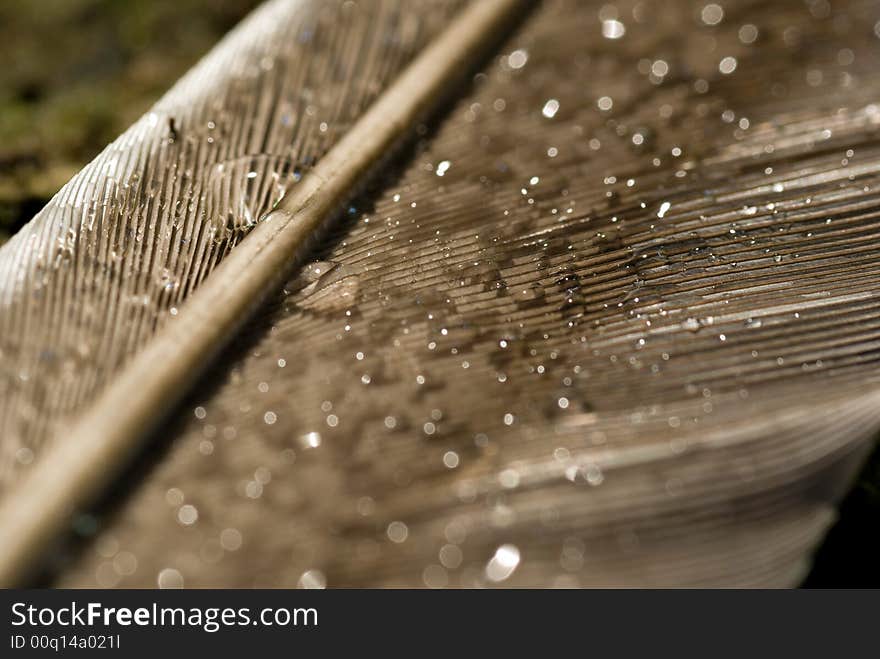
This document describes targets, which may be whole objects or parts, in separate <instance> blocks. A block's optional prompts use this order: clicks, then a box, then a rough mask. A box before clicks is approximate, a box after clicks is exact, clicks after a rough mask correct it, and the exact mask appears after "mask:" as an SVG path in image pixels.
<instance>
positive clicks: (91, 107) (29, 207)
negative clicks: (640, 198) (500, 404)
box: [0, 0, 880, 587]
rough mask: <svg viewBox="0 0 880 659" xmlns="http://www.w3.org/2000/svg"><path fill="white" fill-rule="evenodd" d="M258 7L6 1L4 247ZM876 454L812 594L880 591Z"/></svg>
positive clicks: (1, 164)
mask: <svg viewBox="0 0 880 659" xmlns="http://www.w3.org/2000/svg"><path fill="white" fill-rule="evenodd" d="M257 4H258V2H257V0H126V1H122V0H39V1H38V2H35V1H34V0H4V2H3V3H0V37H2V41H3V50H4V54H5V56H4V64H5V66H3V67H0V244H2V243H3V242H4V241H5V240H7V239H8V237H9V236H10V235H12V234H13V233H14V232H15V231H17V230H18V229H19V228H20V227H21V226H22V225H23V224H24V223H25V222H27V221H28V220H29V219H30V218H31V217H33V215H34V214H35V213H36V212H37V211H39V210H40V208H42V207H43V205H45V203H46V202H47V201H48V200H49V199H50V198H51V197H52V195H54V194H55V192H57V190H58V189H59V188H60V187H61V186H62V185H63V184H64V183H66V182H67V180H68V179H69V178H70V177H71V176H73V174H75V173H76V172H77V171H78V170H79V169H80V168H81V167H82V166H83V165H85V164H86V163H87V162H89V160H91V159H92V158H93V157H94V156H95V155H96V154H97V153H98V152H99V151H100V150H101V149H102V148H103V147H104V146H105V145H106V144H108V143H109V142H110V141H112V140H113V139H114V138H115V137H116V136H118V135H119V134H120V133H121V132H122V131H123V130H125V128H127V127H128V126H129V125H130V124H131V123H132V122H133V121H134V120H135V119H137V117H139V116H140V115H141V114H142V113H143V112H144V111H145V110H146V109H147V108H149V106H150V105H151V104H152V103H153V102H154V101H155V100H156V99H157V98H158V97H159V96H161V95H162V93H163V92H165V91H166V90H167V89H168V88H169V87H170V86H171V85H172V84H173V83H174V81H175V80H177V78H179V77H180V76H181V75H182V74H183V73H184V72H185V71H186V70H187V69H189V68H190V67H191V66H192V65H193V64H194V63H195V62H196V61H197V60H198V58H199V57H201V56H202V55H203V54H204V53H205V52H207V51H208V50H209V49H210V48H211V46H212V45H213V44H215V43H216V42H217V41H218V40H219V39H220V37H221V36H222V35H223V34H225V33H226V32H227V31H229V29H230V28H231V27H232V26H234V25H235V24H236V23H237V22H238V21H239V20H241V18H242V17H244V16H245V15H246V14H247V13H248V11H250V10H251V9H252V8H253V7H254V6H256V5H257ZM878 521H880V450H878V451H875V453H874V455H873V457H872V458H871V460H870V462H869V464H868V465H867V466H866V468H865V470H864V471H863V473H862V474H861V476H860V477H859V480H858V482H857V484H856V485H855V487H854V489H853V490H852V492H851V493H850V494H849V496H848V497H847V498H846V500H845V501H844V503H843V505H842V507H841V511H840V520H839V522H838V523H837V524H836V526H835V527H834V528H833V529H832V531H831V533H830V534H829V536H828V538H827V540H826V542H825V544H824V545H823V546H822V548H821V549H820V551H819V553H818V555H817V557H816V563H815V566H814V568H813V571H812V573H811V574H810V576H809V578H808V579H807V581H806V584H805V585H806V586H808V587H834V586H837V587H866V586H875V587H877V586H880V558H878V557H880V533H878V532H877V531H876V526H877V522H878Z"/></svg>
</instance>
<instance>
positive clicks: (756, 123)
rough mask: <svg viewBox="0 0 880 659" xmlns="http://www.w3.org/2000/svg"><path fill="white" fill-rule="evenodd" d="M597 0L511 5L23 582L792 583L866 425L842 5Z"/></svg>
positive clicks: (867, 122)
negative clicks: (403, 141) (408, 136)
mask: <svg viewBox="0 0 880 659" xmlns="http://www.w3.org/2000/svg"><path fill="white" fill-rule="evenodd" d="M713 7H714V5H713ZM618 11H619V13H618V14H617V15H615V16H611V15H608V14H607V9H602V10H601V11H600V7H599V6H598V5H593V4H591V3H574V2H565V1H558V2H548V3H546V4H545V5H543V6H542V8H541V9H540V10H539V11H538V12H536V13H535V14H534V15H533V16H531V17H530V18H529V19H528V20H527V21H526V23H525V25H524V26H523V27H522V28H521V29H520V30H519V32H518V33H517V34H516V35H514V36H513V37H512V38H511V39H510V40H509V41H508V42H507V43H506V44H505V46H504V47H503V49H502V50H501V51H500V52H501V54H500V56H499V57H497V58H496V59H495V60H494V61H493V62H492V63H491V64H490V65H488V66H487V68H486V69H485V71H484V72H483V73H482V74H480V75H479V76H477V78H476V79H475V83H474V87H473V89H471V90H470V91H468V92H467V94H466V95H464V96H463V97H462V98H461V99H460V100H459V101H458V102H457V103H456V105H455V106H454V107H453V108H452V109H451V111H450V112H449V114H448V115H447V116H446V117H445V118H444V119H443V120H442V121H441V122H439V124H438V125H437V126H436V129H435V132H433V133H431V134H428V135H426V136H425V138H424V141H423V143H422V144H421V145H420V147H419V148H418V149H417V150H416V152H415V153H414V154H411V155H410V156H409V157H408V158H400V159H399V162H398V164H397V166H396V167H395V168H393V169H392V168H390V167H389V168H388V170H387V171H386V172H385V173H384V176H383V177H382V179H381V181H380V184H379V185H378V186H377V189H375V190H371V191H368V192H366V193H364V194H363V195H362V196H361V197H360V198H359V199H358V200H357V201H356V202H355V203H354V204H353V205H352V208H351V209H350V212H349V213H348V219H347V220H345V221H342V222H339V223H337V224H334V225H333V226H332V227H331V228H330V230H329V231H328V235H326V236H325V237H324V239H323V241H322V242H321V243H320V244H319V245H318V246H317V247H316V248H315V249H314V250H313V251H312V255H313V258H314V259H315V260H314V261H313V262H312V263H311V264H310V265H307V266H304V267H302V268H301V269H300V270H299V271H297V272H295V273H293V276H292V277H291V278H290V279H289V281H288V282H287V284H286V285H285V286H284V288H283V290H282V291H280V292H278V293H277V294H274V296H273V297H272V298H271V299H270V300H269V301H268V303H267V304H266V305H264V306H263V307H262V308H261V311H260V314H259V315H258V317H257V318H256V319H254V320H253V321H252V322H251V323H250V324H249V325H248V326H247V328H246V330H245V331H244V332H243V333H242V335H241V336H242V338H241V339H240V340H239V341H238V342H237V343H236V345H235V346H233V348H232V349H231V350H229V351H226V352H223V353H220V354H219V357H218V359H217V360H216V364H215V366H214V368H213V370H212V371H211V372H210V374H209V376H208V377H207V378H205V379H203V380H202V381H200V383H199V384H198V385H197V386H196V389H195V390H194V391H193V393H192V394H191V395H190V397H189V398H188V399H187V400H186V402H185V403H184V404H183V405H182V406H181V407H180V408H179V409H178V410H177V412H175V414H174V416H173V418H172V419H171V421H170V422H169V423H168V424H167V425H165V426H163V428H162V430H161V431H160V433H158V434H159V435H160V436H162V437H167V438H168V439H169V445H168V446H167V448H166V449H165V450H163V451H162V452H161V454H160V455H159V456H158V457H157V461H156V464H155V465H154V466H152V467H151V468H146V467H145V468H144V473H143V474H142V475H141V477H140V478H139V479H138V480H137V482H135V483H133V484H131V486H130V488H129V490H130V491H129V492H128V493H127V494H126V495H125V496H124V497H120V498H119V500H117V501H115V502H114V503H115V507H113V508H111V509H108V510H106V511H105V516H106V519H105V526H106V528H105V529H104V530H103V531H102V532H101V533H100V534H98V535H97V536H96V537H94V538H89V539H87V542H86V546H85V547H84V548H82V549H81V550H80V551H77V552H75V553H74V554H72V555H71V556H70V557H69V559H68V562H67V563H65V564H63V565H62V566H60V568H59V570H58V576H57V581H56V582H55V583H57V584H59V585H64V586H94V585H101V586H115V585H122V586H144V585H147V586H149V585H156V584H157V583H158V585H159V586H163V587H166V586H176V585H186V586H197V587H198V586H254V585H273V586H295V585H299V586H302V587H315V586H319V587H320V586H324V585H328V586H431V587H434V586H483V585H510V586H551V585H554V586H634V585H635V586H645V585H649V586H706V585H711V586H791V585H796V584H797V583H798V582H799V580H800V579H801V578H802V576H803V574H804V571H805V569H806V568H807V567H808V565H809V557H810V554H811V552H812V551H813V550H814V548H815V547H816V545H817V543H818V542H819V541H820V539H821V537H822V535H823V534H824V532H825V530H826V529H827V527H828V525H829V523H830V522H831V520H832V519H833V516H834V509H835V504H836V501H837V499H838V498H839V497H840V495H841V494H842V492H843V491H844V490H845V488H846V486H847V484H848V483H849V482H850V480H851V478H852V476H853V474H854V471H855V470H856V469H857V468H858V466H859V464H860V463H861V461H862V460H863V458H864V456H865V454H866V451H867V450H869V448H870V445H871V440H872V438H873V437H874V435H875V434H876V431H877V429H878V426H880V405H878V402H880V401H878V398H880V389H878V387H877V386H876V385H877V379H878V376H877V372H876V368H875V363H876V359H877V355H878V352H877V351H878V345H880V343H878V329H877V328H878V324H877V313H876V297H877V293H878V268H877V265H876V259H875V258H873V257H874V256H875V247H874V245H875V243H876V238H877V226H878V225H877V222H876V217H877V206H878V202H877V198H876V194H875V192H874V189H875V188H876V186H877V179H878V176H880V150H878V148H877V146H876V140H875V136H876V131H877V126H878V124H880V112H878V110H877V108H876V106H874V105H873V104H872V101H873V99H875V98H876V94H877V91H878V89H877V82H876V79H875V76H874V75H873V73H872V72H873V71H874V70H876V66H877V64H878V61H877V60H878V55H880V53H878V49H877V46H876V39H875V37H874V35H873V34H872V33H871V32H870V30H865V29H863V28H862V27H861V26H865V25H870V24H871V23H870V22H869V18H870V15H871V7H870V6H869V5H862V4H857V3H854V4H852V5H851V6H850V7H849V8H848V9H847V11H846V12H845V13H841V14H839V15H837V16H815V15H813V14H811V12H810V8H809V7H806V6H804V5H803V4H801V3H794V2H792V3H785V2H782V3H773V5H772V6H766V5H761V4H757V3H755V4H729V5H728V4H725V7H724V10H720V9H719V11H721V16H716V15H715V14H712V13H711V12H710V14H709V15H705V12H704V14H701V13H700V12H699V11H697V12H696V13H695V12H694V10H693V8H692V6H691V5H690V3H680V4H675V5H671V6H669V7H667V6H664V7H663V9H662V11H661V8H660V7H659V6H657V7H652V6H647V5H645V4H636V5H633V6H631V7H630V6H629V5H626V6H624V5H619V6H618ZM603 12H605V13H603ZM716 19H717V20H716ZM603 34H604V36H603ZM611 37H614V38H611ZM846 51H848V53H849V54H847V52H846ZM707 53H709V55H707ZM841 58H842V59H841ZM841 62H843V63H842V64H841ZM841 67H842V70H841ZM379 103H381V100H380V101H379ZM319 165H320V161H319ZM294 190H296V188H294ZM291 198H292V197H291ZM289 199H290V198H289ZM261 226H266V225H261ZM253 235H256V233H255V234H253ZM244 245H245V243H242V245H239V246H238V247H234V248H232V249H231V250H230V252H231V254H232V255H233V256H234V255H235V254H236V251H238V252H239V253H242V252H241V249H242V248H243V247H244ZM7 248H9V246H7ZM7 251H8V252H9V253H13V252H19V253H20V252H21V251H22V249H21V248H18V249H17V250H13V249H7ZM3 253H6V252H5V251H4V252H3ZM18 258H22V256H21V255H19V257H18ZM239 258H243V257H239ZM215 274H220V272H219V271H218V272H217V273H215ZM210 281H211V280H210V279H208V281H207V282H206V286H207V285H209V284H210ZM62 290H63V289H62ZM198 295H199V292H198V291H197V292H196V293H195V294H193V297H192V299H191V300H190V301H189V302H190V303H192V302H193V301H194V300H195V299H196V298H197V297H198ZM59 296H61V295H60V294H59ZM61 297H63V296H61ZM111 306H112V305H111ZM184 311H185V308H183V309H182V310H181V318H183V313H184ZM108 313H109V312H108ZM173 358H174V356H173V355H170V354H169V355H168V359H169V360H173ZM117 372H118V370H117ZM38 379H39V378H38ZM112 383H113V377H112V376H108V379H107V381H106V385H105V386H112ZM63 441H64V437H63V436H60V437H59V439H58V440H57V441H56V444H61V443H62V442H63ZM51 455H52V454H51V453H49V454H48V456H47V457H49V456H51Z"/></svg>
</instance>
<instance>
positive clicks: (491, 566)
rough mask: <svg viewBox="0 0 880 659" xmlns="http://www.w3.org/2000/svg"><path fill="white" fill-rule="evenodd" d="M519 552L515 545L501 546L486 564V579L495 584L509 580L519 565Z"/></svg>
mask: <svg viewBox="0 0 880 659" xmlns="http://www.w3.org/2000/svg"><path fill="white" fill-rule="evenodd" d="M520 558H521V557H520V552H519V549H518V548H517V547H516V546H515V545H510V544H506V545H501V546H500V547H498V549H497V550H496V551H495V555H494V556H492V558H491V559H490V560H489V562H488V563H487V564H486V570H485V572H486V577H487V578H488V579H489V581H493V582H495V583H498V582H501V581H504V580H506V579H509V578H510V576H511V575H512V574H513V573H514V572H515V571H516V568H517V566H518V565H519V563H520Z"/></svg>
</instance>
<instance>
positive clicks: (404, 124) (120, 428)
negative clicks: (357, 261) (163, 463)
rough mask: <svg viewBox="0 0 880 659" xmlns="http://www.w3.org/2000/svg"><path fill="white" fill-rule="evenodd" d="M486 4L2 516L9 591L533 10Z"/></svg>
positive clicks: (251, 242)
mask: <svg viewBox="0 0 880 659" xmlns="http://www.w3.org/2000/svg"><path fill="white" fill-rule="evenodd" d="M525 5H526V2H525V1H524V0H478V2H476V3H474V4H473V5H471V6H470V7H468V8H467V9H466V10H464V11H463V12H461V14H460V15H459V16H457V17H456V19H455V20H454V21H453V22H452V23H451V24H450V25H449V27H447V28H446V30H444V32H442V33H441V34H440V35H439V36H438V37H437V38H436V39H435V40H434V41H433V42H432V43H430V44H429V45H428V46H427V47H426V48H425V49H424V51H423V52H422V53H421V54H420V55H419V56H418V57H417V58H416V59H415V60H414V61H413V62H412V63H411V64H410V65H409V66H408V67H407V69H406V70H405V71H404V72H403V73H402V74H401V75H400V77H399V78H398V79H397V80H396V81H395V82H394V83H393V84H392V85H391V87H389V89H388V90H387V91H386V92H384V93H383V94H382V95H381V96H380V97H379V99H378V100H377V101H376V102H375V103H374V104H373V105H372V106H371V107H370V108H369V109H368V110H367V112H366V113H365V114H364V115H363V116H362V117H361V119H359V120H358V121H357V122H356V123H355V125H354V126H353V127H352V128H351V130H350V131H349V132H348V133H347V134H346V135H345V136H344V137H343V138H342V139H341V140H340V142H339V143H338V144H337V145H336V146H335V147H333V148H332V149H331V150H330V151H329V152H328V153H327V154H326V155H325V156H324V157H323V158H322V159H321V160H320V161H319V162H318V163H317V165H316V166H315V167H314V169H312V170H311V171H310V172H309V173H308V174H306V175H305V176H304V177H303V179H302V180H301V181H300V182H299V183H298V184H297V186H296V187H295V188H294V189H293V190H292V191H291V192H290V193H289V194H288V195H287V196H286V197H285V198H284V199H283V200H282V202H281V203H280V204H279V206H278V207H277V208H276V209H275V210H274V211H272V212H271V213H270V214H269V215H268V216H266V217H265V218H264V220H263V221H262V222H261V223H260V224H259V225H258V226H257V227H256V228H255V229H254V230H253V231H252V232H251V233H250V234H249V235H248V236H247V237H246V238H245V239H244V240H243V241H242V242H241V243H240V244H239V245H238V246H237V247H236V248H235V249H234V250H232V252H231V254H230V255H229V256H228V257H227V258H226V260H224V262H223V263H222V264H221V265H220V266H219V267H218V268H217V269H216V270H215V271H214V272H213V273H212V274H211V275H210V276H209V277H208V278H207V280H206V281H205V282H204V284H203V285H202V286H201V287H200V288H199V289H198V290H197V291H196V292H195V293H194V294H193V295H192V296H191V297H190V298H189V300H187V302H186V303H185V304H184V305H183V307H182V309H181V311H180V314H179V315H178V316H177V317H173V318H169V319H168V322H167V323H166V325H165V326H164V327H163V328H162V330H160V332H159V333H157V335H156V336H155V337H154V338H153V339H152V340H151V341H150V342H149V343H148V344H147V345H146V346H145V347H144V348H143V349H142V350H141V351H140V352H139V353H138V354H137V355H136V356H135V357H134V358H133V359H132V361H131V362H130V363H129V364H128V365H127V366H126V367H125V368H124V369H123V370H122V372H121V373H120V374H119V375H118V376H117V377H116V378H114V380H113V382H112V384H111V385H110V386H108V387H107V388H106V389H105V390H104V391H103V392H102V393H101V395H100V396H99V397H98V398H97V399H96V400H95V402H94V403H93V404H92V405H91V406H90V407H89V408H87V409H86V410H85V412H84V413H83V414H82V415H81V416H80V417H79V418H78V419H77V420H76V421H75V423H74V424H73V426H72V427H71V428H70V429H69V430H68V431H67V432H65V433H63V436H60V437H56V438H54V441H53V442H52V444H51V449H50V451H49V452H48V453H47V455H45V456H44V457H43V458H42V459H41V460H40V461H39V462H38V464H37V465H36V466H35V467H34V468H33V469H32V470H31V472H30V473H29V474H28V475H27V476H26V477H25V479H24V480H23V481H22V483H21V484H20V485H19V486H18V487H17V488H16V489H15V490H14V491H12V492H10V493H9V494H8V495H7V496H6V498H5V500H4V502H3V505H2V507H0V529H2V532H3V541H2V542H0V587H9V586H13V585H16V584H18V583H21V582H23V581H24V580H25V579H26V578H27V577H28V575H29V574H30V572H31V571H32V570H33V569H34V568H35V567H36V566H37V565H38V561H39V559H40V557H41V554H42V552H43V550H44V549H45V546H46V545H47V543H48V542H50V541H51V540H52V539H53V538H54V537H55V536H57V535H59V534H60V533H61V532H62V531H63V530H64V529H65V528H66V525H67V522H68V520H69V517H70V515H71V514H72V513H73V512H74V511H76V510H78V509H81V508H83V507H85V506H87V505H89V504H90V503H91V502H92V501H94V500H95V498H97V497H98V496H99V495H100V493H101V492H102V491H103V490H104V488H105V487H106V486H107V485H108V484H109V483H111V482H112V481H113V479H114V478H116V477H117V476H118V475H119V474H120V472H121V471H122V469H124V468H125V467H126V466H127V465H128V463H129V461H130V460H131V459H132V458H133V457H134V456H135V455H136V454H137V452H138V451H139V449H140V448H141V447H142V446H143V444H144V442H145V440H146V438H147V437H148V436H149V433H150V431H152V430H154V429H155V428H156V426H157V425H158V424H159V423H160V422H161V421H162V420H163V418H164V416H165V415H166V414H167V413H168V411H169V410H170V409H172V408H173V406H174V405H176V404H177V403H178V402H179V401H180V400H181V399H182V398H183V396H184V395H185V394H186V392H187V391H188V390H189V389H190V387H191V386H192V385H193V384H194V383H195V382H196V381H197V380H198V378H199V376H200V375H201V374H202V373H203V372H204V371H205V369H206V367H207V366H208V364H209V363H210V361H211V360H212V358H213V357H214V356H216V355H217V353H218V352H219V351H220V350H221V349H222V348H223V347H225V345H226V344H228V342H229V341H230V340H231V338H232V337H233V336H234V335H235V333H236V331H237V330H238V329H239V327H240V326H241V324H242V323H243V321H244V320H245V319H247V318H248V317H249V316H250V315H251V314H252V313H253V311H254V310H255V309H256V307H257V306H258V305H259V303H260V302H261V301H262V300H263V299H264V298H265V296H266V295H267V294H268V293H269V292H271V291H273V290H274V289H275V288H276V287H277V285H278V284H279V283H280V282H281V281H283V280H284V279H285V277H286V276H287V275H289V273H290V270H291V269H292V268H293V267H294V265H295V263H296V260H295V257H296V256H297V255H298V254H299V253H300V252H301V251H302V250H303V249H304V247H305V245H306V242H307V241H308V239H309V238H310V237H311V236H312V235H313V234H314V233H315V231H316V230H317V229H318V228H319V227H320V226H321V225H322V223H323V222H325V221H326V220H327V219H328V218H329V217H330V216H332V215H333V213H334V212H335V211H336V209H337V208H338V207H339V204H340V203H341V202H343V201H345V200H347V199H348V198H350V197H351V195H352V193H353V191H354V190H355V189H356V188H357V186H358V185H359V184H361V183H362V182H363V179H364V178H365V177H366V176H367V174H368V173H369V171H370V169H371V168H373V167H374V166H375V164H376V163H377V162H379V161H381V160H382V159H383V158H384V156H385V155H386V154H387V152H388V151H389V149H391V148H392V147H393V146H394V145H395V143H397V142H399V141H400V140H401V138H402V137H404V136H406V135H407V134H408V133H409V131H410V130H411V128H412V127H413V126H414V125H415V124H416V123H417V122H418V121H419V120H421V119H422V118H424V117H425V115H427V114H428V113H429V112H430V111H431V110H433V109H436V107H437V105H438V104H439V101H440V100H442V99H443V98H444V97H445V95H446V93H448V92H449V91H450V89H451V88H453V87H454V86H455V85H456V84H458V83H460V82H461V81H462V80H463V79H464V76H465V75H466V74H468V73H469V72H470V71H471V68H472V67H473V65H474V63H475V62H476V61H478V59H479V58H480V57H481V56H482V55H484V54H485V53H486V51H487V50H488V48H489V47H490V46H491V45H492V44H493V43H494V39H495V37H496V35H497V34H499V33H501V32H503V31H504V30H506V29H508V28H509V27H510V26H512V24H513V22H514V20H515V19H516V18H517V17H518V15H521V13H522V10H523V9H524V8H525Z"/></svg>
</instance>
